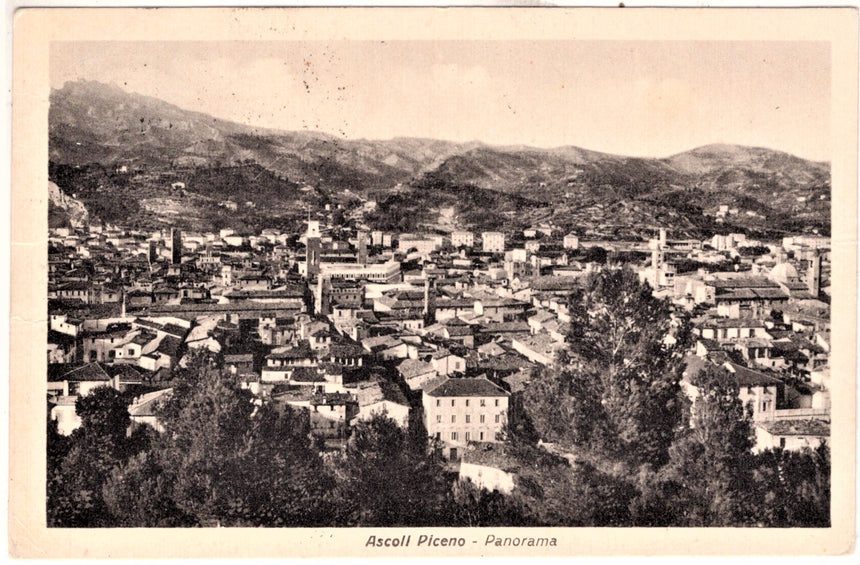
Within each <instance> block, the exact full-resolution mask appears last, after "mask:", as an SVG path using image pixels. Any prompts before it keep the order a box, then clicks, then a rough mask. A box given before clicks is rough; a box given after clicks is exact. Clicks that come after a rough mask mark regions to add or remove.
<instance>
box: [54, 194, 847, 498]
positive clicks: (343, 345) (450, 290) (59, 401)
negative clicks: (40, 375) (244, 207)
mask: <svg viewBox="0 0 860 565" xmlns="http://www.w3.org/2000/svg"><path fill="white" fill-rule="evenodd" d="M331 217H332V212H331V211H330V210H329V211H325V210H321V211H318V212H314V213H313V214H312V213H310V212H309V213H308V219H307V220H306V223H305V226H306V227H305V230H304V232H303V233H284V232H281V231H278V230H274V229H265V230H262V231H261V232H260V233H236V232H235V231H233V230H231V229H223V230H220V231H219V232H206V233H192V232H187V231H186V232H183V231H182V230H180V229H177V228H172V229H163V230H158V231H152V232H150V231H142V230H137V229H127V228H124V227H122V226H117V225H108V224H100V223H96V222H93V223H91V224H89V225H87V224H82V223H79V224H78V225H73V226H70V227H65V228H54V229H51V231H50V237H49V253H48V273H49V274H48V276H49V286H48V314H49V329H48V344H47V358H48V375H47V395H48V412H49V419H50V420H51V421H53V422H55V425H56V430H57V432H58V433H59V434H60V435H64V436H69V435H72V434H73V433H74V432H75V430H76V429H77V428H79V427H80V426H81V417H80V415H79V414H78V413H77V412H76V406H80V404H79V402H78V401H79V399H80V398H82V397H86V396H87V395H89V394H92V393H93V391H96V390H99V388H100V387H110V388H113V389H115V390H116V391H118V392H120V393H124V394H125V396H124V398H126V401H127V402H128V405H127V411H128V416H129V422H130V424H129V431H128V433H132V431H133V430H134V429H136V428H140V427H146V426H149V427H151V428H152V429H153V430H156V431H162V430H163V426H162V423H161V422H160V420H159V418H160V416H159V415H160V412H159V407H160V406H162V405H163V404H164V403H165V402H167V401H168V400H169V399H170V397H171V395H172V394H173V392H174V378H175V375H176V374H177V371H181V370H183V369H184V368H186V369H187V367H188V365H189V363H190V362H191V360H193V359H194V358H195V356H200V355H201V354H202V355H209V356H210V357H211V358H213V359H217V360H218V363H219V367H220V370H221V371H223V373H225V374H227V375H231V377H232V378H233V379H234V380H235V382H236V383H238V386H239V387H241V389H243V390H247V391H250V393H251V394H252V396H253V398H254V402H255V404H256V405H258V406H262V405H264V404H265V405H271V406H275V407H289V409H291V410H293V411H294V412H295V413H297V414H300V415H301V418H304V419H305V423H306V425H307V429H308V430H309V434H310V437H311V438H312V439H313V445H314V446H316V449H318V450H319V452H320V453H322V454H324V453H327V452H328V453H337V452H339V451H342V450H344V449H345V448H346V446H347V443H348V440H349V438H350V436H351V433H352V430H353V428H354V427H355V426H356V425H358V423H359V422H362V421H365V422H366V421H369V420H372V419H373V418H374V417H378V416H380V415H383V416H385V417H387V418H391V419H392V420H394V422H396V424H397V425H398V426H400V427H401V428H402V429H404V430H407V429H409V430H413V431H415V430H419V431H420V433H421V434H423V435H424V436H426V438H428V439H429V440H430V441H431V442H434V445H436V446H437V447H438V449H439V450H440V452H441V455H442V457H443V458H444V460H445V461H446V463H445V466H446V469H447V470H448V471H449V472H453V473H456V474H457V476H458V478H459V480H460V481H469V482H471V483H472V484H474V485H475V486H476V487H477V488H482V489H486V490H487V491H496V492H498V493H501V494H503V495H504V494H510V493H511V492H512V491H513V490H514V489H515V485H516V484H517V480H518V478H517V477H518V469H519V466H518V465H517V464H516V462H515V461H513V459H512V458H511V456H510V454H509V451H510V450H509V449H508V448H506V446H505V443H506V442H505V438H506V434H507V433H508V430H509V429H510V428H511V427H512V425H513V422H512V421H511V420H512V419H514V418H515V417H516V416H515V414H516V412H517V407H521V406H522V405H523V396H524V394H526V393H527V391H528V389H529V387H530V385H531V382H532V379H533V377H534V375H535V374H536V372H539V371H542V370H551V369H553V368H555V369H559V368H562V369H563V367H559V365H560V363H562V361H560V357H559V352H560V351H562V350H564V349H565V348H566V347H567V346H568V344H569V342H570V340H571V335H572V331H571V330H572V328H571V324H572V316H571V312H570V296H571V295H572V293H573V292H574V291H575V290H576V289H578V288H581V287H582V286H583V284H584V282H583V281H586V280H587V279H588V278H589V277H590V276H594V275H595V274H596V273H600V272H611V271H617V270H619V269H622V268H623V269H627V270H632V271H633V272H634V273H635V274H636V275H637V276H638V280H639V281H640V282H641V283H644V284H647V285H648V288H650V289H651V292H652V295H653V296H654V297H655V298H658V299H661V300H663V301H665V302H666V303H667V304H669V308H670V311H671V312H672V317H673V319H677V320H682V319H683V320H687V321H688V323H689V325H690V328H691V330H692V336H691V337H690V338H689V343H688V344H687V346H686V351H685V352H684V363H685V370H684V374H683V378H682V380H681V383H680V384H681V387H682V390H683V391H684V393H685V395H686V397H688V398H689V399H690V401H691V402H692V403H693V406H694V407H695V403H696V402H697V398H698V397H699V396H700V390H699V389H698V388H697V386H696V384H695V383H696V378H695V376H696V373H698V372H701V371H703V370H704V369H705V368H706V367H716V368H719V369H721V371H722V373H721V374H723V375H726V378H729V379H731V380H733V381H734V386H735V389H734V390H736V392H737V394H738V395H739V399H740V400H741V402H742V403H743V405H744V406H745V407H746V409H747V411H748V414H747V415H748V417H749V419H750V421H751V425H752V429H753V431H754V445H752V451H753V452H762V451H764V450H768V449H773V448H780V449H783V450H789V451H790V450H796V451H799V450H802V449H806V448H811V449H815V448H817V447H819V446H821V445H822V444H827V443H828V441H829V437H830V368H829V363H828V359H829V352H830V309H829V291H830V289H829V278H830V275H829V271H830V241H829V238H826V237H821V236H815V235H799V236H792V237H784V238H783V239H782V241H755V240H752V239H748V238H747V237H746V236H744V235H743V234H739V233H733V234H726V235H714V236H713V237H712V238H710V239H705V240H697V239H683V240H676V239H671V238H670V237H669V234H668V233H667V230H666V229H661V228H659V227H655V229H654V231H653V234H651V235H652V237H651V238H650V239H645V238H642V239H641V240H639V241H587V240H585V239H584V238H583V237H582V236H581V235H578V234H576V233H561V232H560V231H559V230H558V229H556V228H554V227H553V226H552V225H537V226H534V227H533V228H531V229H526V230H524V231H521V232H517V233H510V232H501V231H499V232H482V233H474V232H471V231H451V232H449V233H441V232H440V233H391V232H385V231H379V230H373V229H371V228H369V227H368V226H365V225H361V223H360V222H359V223H358V225H357V226H355V227H354V228H350V229H344V228H342V227H338V229H337V230H335V229H334V227H333V225H332V223H331ZM675 339H676V336H673V335H671V334H667V335H666V336H664V341H665V342H666V343H673V342H674V340H675ZM552 439H553V438H546V437H544V438H540V441H539V445H540V446H542V447H541V448H540V449H542V450H545V451H547V452H552V453H555V454H557V455H561V456H562V457H567V458H569V459H571V460H575V455H574V454H571V453H570V452H569V450H568V451H565V450H564V449H561V448H560V447H559V446H558V445H555V444H554V443H553V441H552Z"/></svg>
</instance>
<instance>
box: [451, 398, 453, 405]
mask: <svg viewBox="0 0 860 565" xmlns="http://www.w3.org/2000/svg"><path fill="white" fill-rule="evenodd" d="M451 406H454V399H453V398H452V399H451Z"/></svg>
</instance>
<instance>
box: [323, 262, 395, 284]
mask: <svg viewBox="0 0 860 565" xmlns="http://www.w3.org/2000/svg"><path fill="white" fill-rule="evenodd" d="M320 276H322V277H325V278H329V279H344V280H353V281H357V280H366V281H368V282H374V283H394V282H399V281H400V263H399V262H398V261H388V262H386V263H372V264H369V265H361V264H358V263H320Z"/></svg>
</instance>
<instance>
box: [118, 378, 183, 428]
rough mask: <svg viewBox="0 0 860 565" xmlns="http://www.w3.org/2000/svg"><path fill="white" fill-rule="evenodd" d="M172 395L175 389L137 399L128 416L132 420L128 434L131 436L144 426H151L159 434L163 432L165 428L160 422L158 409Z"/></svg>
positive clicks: (131, 405)
mask: <svg viewBox="0 0 860 565" xmlns="http://www.w3.org/2000/svg"><path fill="white" fill-rule="evenodd" d="M172 395H173V389H172V388H166V389H162V390H156V391H153V392H149V393H146V394H143V395H141V396H138V397H135V398H134V400H132V402H131V404H130V405H129V407H128V415H129V417H130V418H131V425H130V426H129V428H128V433H129V434H131V433H132V432H133V431H134V430H135V429H136V428H138V427H140V426H144V425H147V426H150V427H151V428H153V429H154V430H155V431H157V432H159V433H160V432H163V431H164V426H162V425H161V422H159V421H158V408H159V407H160V406H161V405H163V404H164V403H165V402H167V401H168V400H169V399H170V397H171V396H172Z"/></svg>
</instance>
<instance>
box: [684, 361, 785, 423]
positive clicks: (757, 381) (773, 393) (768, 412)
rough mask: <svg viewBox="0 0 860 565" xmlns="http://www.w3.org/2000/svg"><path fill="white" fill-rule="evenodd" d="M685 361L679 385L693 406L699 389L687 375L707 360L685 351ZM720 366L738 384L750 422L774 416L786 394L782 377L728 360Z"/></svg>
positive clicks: (696, 370)
mask: <svg viewBox="0 0 860 565" xmlns="http://www.w3.org/2000/svg"><path fill="white" fill-rule="evenodd" d="M687 361H688V363H687V370H686V371H685V378H684V379H683V380H682V381H681V386H682V388H683V389H684V391H685V392H686V394H687V396H688V397H689V398H690V400H691V401H692V402H693V409H694V410H695V402H696V399H697V398H698V396H699V390H698V388H696V387H695V385H693V384H692V383H691V382H690V379H689V377H690V376H691V375H692V374H693V373H696V372H698V371H700V370H702V368H703V367H704V364H705V363H709V361H707V360H705V359H702V358H699V357H696V356H695V355H688V356H687ZM722 367H723V369H725V371H726V376H727V377H728V378H731V379H734V380H735V382H736V384H737V386H738V398H740V400H741V402H742V403H743V405H744V406H745V407H747V409H748V410H749V412H750V414H751V417H752V420H753V422H759V421H767V420H774V419H776V417H777V403H778V402H781V399H782V398H784V395H785V393H784V390H785V384H784V383H783V382H782V381H781V380H779V379H777V378H775V377H771V376H769V375H766V374H764V373H762V372H760V371H755V370H753V369H749V368H747V367H744V366H742V365H738V364H736V363H732V362H731V361H727V362H725V363H723V365H722Z"/></svg>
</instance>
